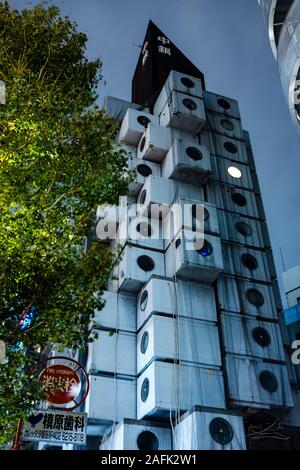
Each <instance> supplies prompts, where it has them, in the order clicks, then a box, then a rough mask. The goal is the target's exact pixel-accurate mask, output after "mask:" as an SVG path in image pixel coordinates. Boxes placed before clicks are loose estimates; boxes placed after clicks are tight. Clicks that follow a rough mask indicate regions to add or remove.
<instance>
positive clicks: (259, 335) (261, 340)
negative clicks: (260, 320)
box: [252, 326, 271, 348]
mask: <svg viewBox="0 0 300 470" xmlns="http://www.w3.org/2000/svg"><path fill="white" fill-rule="evenodd" d="M252 336H253V339H254V341H255V342H256V343H257V344H259V345H260V346H261V347H262V348H266V347H267V346H269V344H270V343H271V336H270V335H269V333H268V332H267V330H265V329H264V328H262V327H261V326H258V327H257V328H254V330H253V331H252Z"/></svg>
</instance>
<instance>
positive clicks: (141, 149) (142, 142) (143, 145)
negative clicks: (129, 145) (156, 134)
mask: <svg viewBox="0 0 300 470" xmlns="http://www.w3.org/2000/svg"><path fill="white" fill-rule="evenodd" d="M145 144H146V137H145V136H144V137H143V138H142V140H141V143H140V152H142V151H143V150H144V148H145Z"/></svg>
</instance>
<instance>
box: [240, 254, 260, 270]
mask: <svg viewBox="0 0 300 470" xmlns="http://www.w3.org/2000/svg"><path fill="white" fill-rule="evenodd" d="M241 259H242V263H243V265H244V266H246V268H248V269H249V270H250V271H254V270H255V269H257V268H258V262H257V261H256V258H254V256H252V255H249V254H248V253H245V254H244V255H242V258H241Z"/></svg>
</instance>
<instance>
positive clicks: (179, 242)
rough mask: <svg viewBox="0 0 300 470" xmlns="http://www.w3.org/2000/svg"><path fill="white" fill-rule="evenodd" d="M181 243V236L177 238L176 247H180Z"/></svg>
mask: <svg viewBox="0 0 300 470" xmlns="http://www.w3.org/2000/svg"><path fill="white" fill-rule="evenodd" d="M180 245H181V239H180V238H177V240H176V242H175V248H179V247H180Z"/></svg>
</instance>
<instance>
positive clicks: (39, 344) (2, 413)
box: [0, 2, 128, 443]
mask: <svg viewBox="0 0 300 470" xmlns="http://www.w3.org/2000/svg"><path fill="white" fill-rule="evenodd" d="M86 42H87V37H86V35H85V34H82V33H80V32H78V31H77V25H76V24H74V23H73V22H72V21H70V19H69V18H61V17H60V16H59V9H58V8H56V7H53V6H51V7H49V8H45V7H43V6H42V5H39V6H36V7H34V8H33V9H31V10H29V9H26V10H24V11H22V12H19V11H17V10H13V9H12V8H11V7H10V6H9V5H8V3H7V2H5V3H1V4H0V80H3V81H4V82H5V85H6V104H5V105H2V106H0V325H1V331H0V339H2V340H5V342H6V345H7V362H6V364H4V365H0V387H1V389H0V443H1V442H2V443H3V442H5V441H7V440H8V439H10V438H11V436H12V435H13V433H14V432H15V426H16V423H17V419H18V418H19V417H20V416H26V415H27V414H28V413H29V411H30V409H32V406H33V405H34V404H36V403H37V402H38V399H39V393H38V391H39V390H38V384H37V378H36V375H35V372H34V371H32V369H30V359H29V358H28V357H27V356H26V354H25V353H24V351H26V348H34V349H39V350H43V348H45V347H46V346H48V345H49V344H50V345H53V344H59V345H61V346H62V347H69V348H75V347H79V348H82V347H84V345H86V342H87V341H88V340H89V339H90V338H89V331H88V325H89V324H90V321H91V319H92V317H93V313H94V309H95V308H101V307H102V306H103V305H102V300H101V294H102V289H103V286H104V285H105V283H106V280H107V277H108V274H109V272H110V269H111V266H112V261H113V260H112V254H111V252H110V250H109V248H108V247H107V246H105V245H104V244H101V243H94V244H92V246H91V248H90V249H89V250H85V249H84V238H85V236H86V235H88V234H89V233H90V231H91V230H92V226H93V223H94V218H95V208H96V207H97V205H99V204H102V203H108V204H115V203H117V202H118V198H119V196H120V195H122V194H126V192H127V187H128V172H127V155H126V153H125V152H124V150H122V149H121V148H119V147H116V144H115V143H114V139H115V135H116V132H117V129H116V126H115V124H114V123H113V122H112V120H110V119H109V118H108V117H107V116H105V115H104V113H103V111H102V110H100V109H99V108H98V107H97V105H96V99H97V94H96V92H97V86H98V84H99V81H100V80H101V75H100V71H101V63H100V61H99V60H95V61H89V60H88V59H87V58H86V56H85V54H86ZM33 308H34V309H35V318H34V321H33V322H32V323H31V324H30V326H29V327H27V328H23V329H22V328H21V326H20V324H19V325H18V320H19V319H20V318H21V317H20V316H21V315H22V313H24V312H30V311H32V309H33Z"/></svg>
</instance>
